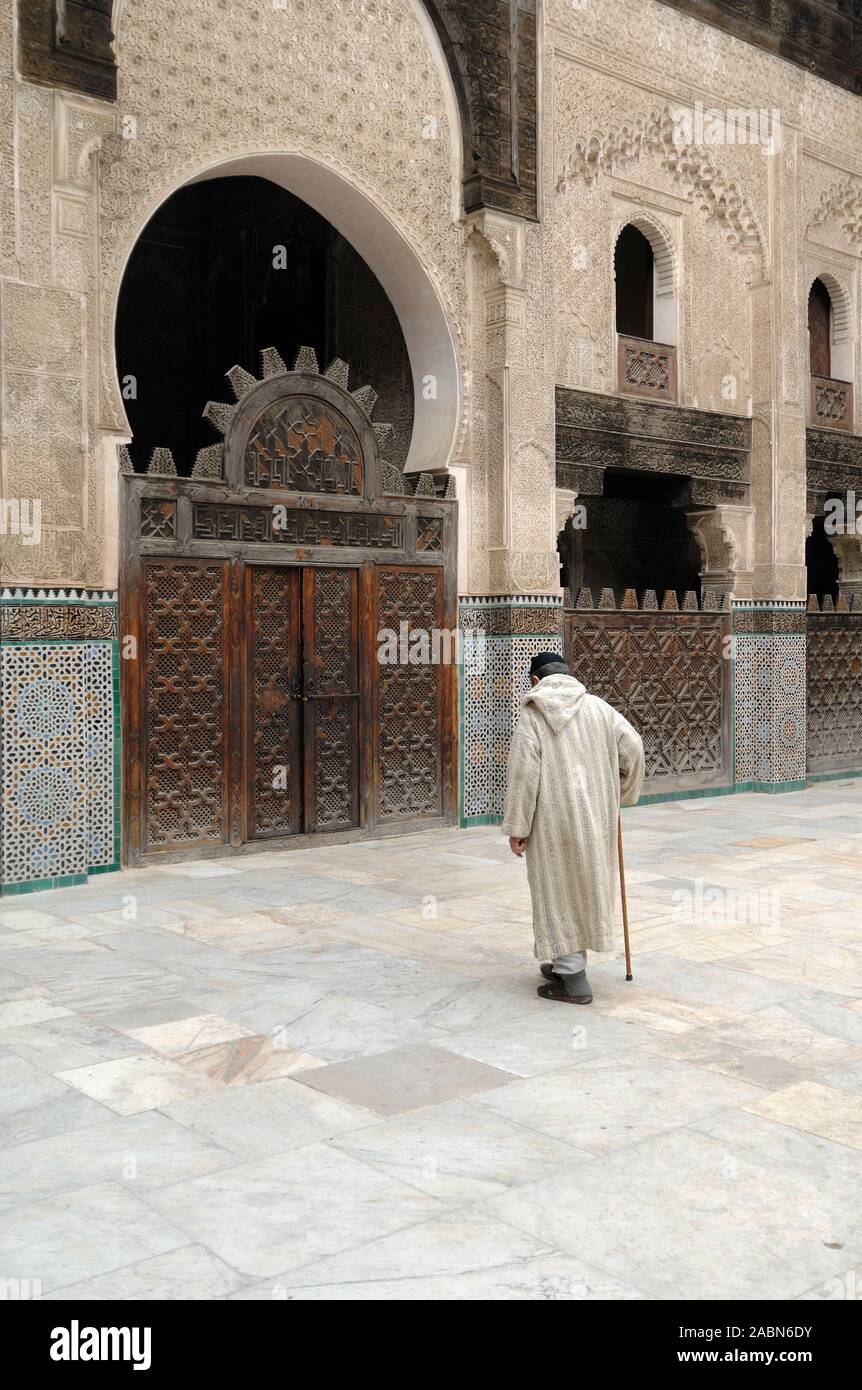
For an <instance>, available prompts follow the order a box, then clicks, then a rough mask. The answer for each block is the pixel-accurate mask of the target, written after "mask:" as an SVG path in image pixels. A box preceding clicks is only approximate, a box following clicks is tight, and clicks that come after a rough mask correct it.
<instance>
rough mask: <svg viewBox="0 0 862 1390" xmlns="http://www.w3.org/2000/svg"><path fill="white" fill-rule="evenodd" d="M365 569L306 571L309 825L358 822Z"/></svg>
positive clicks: (305, 710)
mask: <svg viewBox="0 0 862 1390" xmlns="http://www.w3.org/2000/svg"><path fill="white" fill-rule="evenodd" d="M357 586H358V571H357V570H355V569H306V570H304V571H303V575H302V686H303V716H304V718H303V736H304V737H303V741H304V745H305V798H304V801H305V806H304V813H305V814H304V822H305V826H304V828H305V829H306V830H308V831H312V830H350V829H352V828H353V827H354V826H357V825H359V803H360V786H359V779H360V764H359V624H358V606H359V605H358V587H357Z"/></svg>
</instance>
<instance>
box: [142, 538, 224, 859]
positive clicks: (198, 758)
mask: <svg viewBox="0 0 862 1390" xmlns="http://www.w3.org/2000/svg"><path fill="white" fill-rule="evenodd" d="M225 584H226V570H225V566H224V564H223V563H219V562H215V561H213V562H209V563H208V562H207V561H201V562H199V563H196V562H194V561H167V560H166V561H164V562H161V563H160V562H158V561H151V562H149V563H148V564H146V565H145V566H144V603H145V621H146V643H145V651H144V658H143V659H144V660H145V662H146V682H145V702H146V704H145V711H144V719H145V723H144V738H143V750H144V757H145V759H146V774H145V775H146V839H147V846H148V848H149V849H159V848H165V849H167V848H172V847H175V846H180V845H183V844H200V843H201V842H203V843H207V842H209V843H212V844H218V843H219V842H222V841H224V840H225V839H226V837H227V804H226V792H227V782H226V771H227V750H226V739H225V719H226V702H227V688H226V683H227V677H226V659H225V644H226V640H227V632H226V624H225V621H224V606H225Z"/></svg>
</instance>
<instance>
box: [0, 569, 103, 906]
mask: <svg viewBox="0 0 862 1390" xmlns="http://www.w3.org/2000/svg"><path fill="white" fill-rule="evenodd" d="M0 625H2V643H0V715H2V720H1V721H0V781H2V837H0V884H2V891H3V892H4V893H10V892H11V893H14V892H22V891H26V890H32V889H34V888H43V887H52V886H55V885H59V884H62V883H69V882H83V881H84V880H85V879H86V877H87V875H88V873H91V872H103V871H105V870H107V869H115V868H118V867H119V863H118V861H119V836H118V829H117V811H118V805H119V799H118V786H117V772H118V765H119V748H118V741H117V736H116V730H117V722H118V715H119V710H118V700H117V659H118V654H117V643H116V628H117V609H116V602H115V599H114V596H113V595H110V596H107V597H105V596H103V597H102V598H101V599H95V598H94V600H91V601H84V602H79V601H75V600H73V601H68V600H65V601H57V600H54V601H51V599H49V598H48V597H47V596H46V595H42V596H41V597H40V596H39V595H38V591H19V592H18V593H17V594H16V596H15V598H13V599H11V600H10V599H8V598H7V599H3V600H2V601H0Z"/></svg>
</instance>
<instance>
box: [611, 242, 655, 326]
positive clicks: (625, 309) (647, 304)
mask: <svg viewBox="0 0 862 1390" xmlns="http://www.w3.org/2000/svg"><path fill="white" fill-rule="evenodd" d="M614 278H615V280H616V297H617V332H618V333H622V334H624V335H625V336H626V337H627V338H648V339H652V337H653V298H654V281H655V261H654V258H653V251H652V247H651V246H650V244H649V242H648V241H647V239H646V237H645V236H644V234H643V232H641V231H639V230H638V228H637V227H632V226H631V225H629V226H627V227H623V230H622V231H621V232H620V235H619V239H618V241H617V244H616V249H615V251H614Z"/></svg>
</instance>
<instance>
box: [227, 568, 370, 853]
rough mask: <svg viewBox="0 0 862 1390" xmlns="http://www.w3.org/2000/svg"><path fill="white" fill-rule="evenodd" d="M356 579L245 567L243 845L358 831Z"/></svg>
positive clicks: (341, 572) (340, 572)
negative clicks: (247, 841)
mask: <svg viewBox="0 0 862 1390" xmlns="http://www.w3.org/2000/svg"><path fill="white" fill-rule="evenodd" d="M358 575H359V572H358V570H355V569H288V568H277V567H270V566H262V565H249V566H248V567H247V568H246V571H245V604H244V607H245V613H246V617H247V641H246V661H247V672H246V680H247V686H246V689H247V692H248V694H247V702H246V703H247V709H248V718H247V720H246V721H245V722H246V738H247V750H246V753H247V756H246V770H247V796H248V817H249V821H248V838H249V839H260V838H263V837H266V836H277V835H295V834H297V833H299V832H301V831H308V832H311V831H316V830H350V829H352V828H353V827H354V826H358V825H359V791H360V788H359V700H360V690H359V621H358V619H359V613H358Z"/></svg>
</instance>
